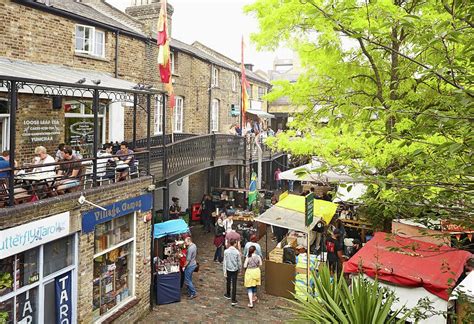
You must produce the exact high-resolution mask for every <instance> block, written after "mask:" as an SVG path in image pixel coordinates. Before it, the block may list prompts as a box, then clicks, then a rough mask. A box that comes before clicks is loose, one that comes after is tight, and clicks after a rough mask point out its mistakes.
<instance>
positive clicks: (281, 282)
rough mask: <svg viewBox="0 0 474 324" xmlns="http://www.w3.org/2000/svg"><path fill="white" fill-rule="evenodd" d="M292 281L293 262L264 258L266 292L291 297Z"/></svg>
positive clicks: (292, 292) (293, 286)
mask: <svg viewBox="0 0 474 324" xmlns="http://www.w3.org/2000/svg"><path fill="white" fill-rule="evenodd" d="M294 282H295V265H294V264H288V263H277V262H273V261H270V260H265V292H266V293H267V294H269V295H273V296H278V297H285V298H291V299H293V298H294V297H293V294H294V293H295V284H294Z"/></svg>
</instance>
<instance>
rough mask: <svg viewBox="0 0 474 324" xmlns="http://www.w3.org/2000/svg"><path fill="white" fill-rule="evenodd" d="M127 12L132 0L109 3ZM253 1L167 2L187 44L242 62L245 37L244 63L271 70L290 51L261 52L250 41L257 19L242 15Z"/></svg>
mask: <svg viewBox="0 0 474 324" xmlns="http://www.w3.org/2000/svg"><path fill="white" fill-rule="evenodd" d="M107 2H109V3H110V4H112V5H114V6H115V7H117V8H119V9H121V10H124V9H125V8H126V7H127V6H129V5H130V3H131V0H107ZM252 2H253V0H168V3H169V4H171V5H172V6H173V7H174V13H173V16H172V19H173V21H172V37H173V38H175V39H178V40H180V41H182V42H185V43H187V44H191V43H193V42H194V41H199V42H201V43H203V44H204V45H206V46H208V47H211V48H212V49H214V50H217V51H218V52H220V53H222V54H224V55H225V56H227V57H230V58H232V59H234V60H235V61H237V62H240V56H241V50H240V44H241V39H242V35H243V36H244V43H245V51H244V61H245V63H252V64H254V71H256V70H259V69H260V70H263V71H265V72H267V71H268V70H270V69H272V63H273V60H274V58H275V57H276V56H278V57H279V58H290V57H291V52H290V51H289V50H285V49H280V50H278V51H277V52H276V53H273V52H258V51H257V50H256V46H255V45H254V44H252V43H251V42H250V34H251V33H253V32H257V31H258V23H257V20H256V19H255V18H254V17H252V16H250V15H245V14H244V13H243V6H244V5H246V4H249V3H252Z"/></svg>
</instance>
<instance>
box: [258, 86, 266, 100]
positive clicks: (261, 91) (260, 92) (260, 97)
mask: <svg viewBox="0 0 474 324" xmlns="http://www.w3.org/2000/svg"><path fill="white" fill-rule="evenodd" d="M264 95H265V88H264V87H258V99H259V100H262V98H263V96H264Z"/></svg>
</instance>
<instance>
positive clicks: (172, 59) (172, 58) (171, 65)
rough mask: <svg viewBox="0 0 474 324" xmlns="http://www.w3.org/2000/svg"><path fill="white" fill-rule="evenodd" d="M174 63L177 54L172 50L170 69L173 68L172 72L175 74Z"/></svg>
mask: <svg viewBox="0 0 474 324" xmlns="http://www.w3.org/2000/svg"><path fill="white" fill-rule="evenodd" d="M174 63H175V54H174V52H170V69H171V74H174Z"/></svg>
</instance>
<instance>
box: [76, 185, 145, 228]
mask: <svg viewBox="0 0 474 324" xmlns="http://www.w3.org/2000/svg"><path fill="white" fill-rule="evenodd" d="M152 202H153V195H152V194H151V193H147V194H144V195H141V196H138V197H133V198H129V199H126V200H121V201H117V202H115V203H113V204H111V205H107V206H104V209H105V210H102V209H100V208H95V209H92V210H90V211H88V212H85V213H82V231H83V232H84V233H90V232H93V231H94V229H95V226H96V225H97V224H102V223H106V222H108V221H111V220H112V219H114V218H117V217H121V216H125V215H127V214H130V213H133V212H137V211H142V212H143V211H147V210H150V209H152V206H153V205H152Z"/></svg>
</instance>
